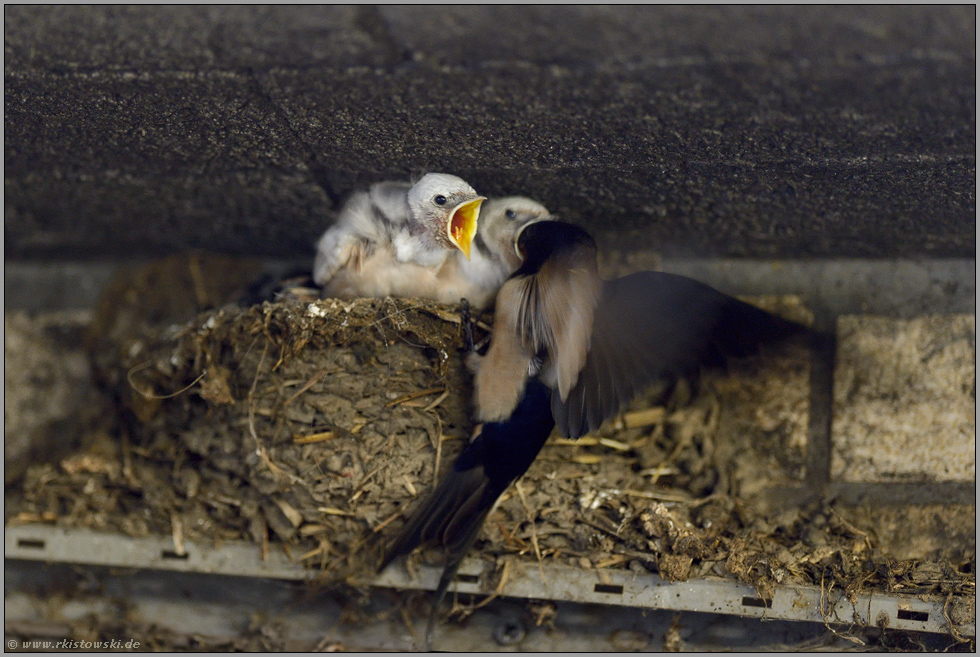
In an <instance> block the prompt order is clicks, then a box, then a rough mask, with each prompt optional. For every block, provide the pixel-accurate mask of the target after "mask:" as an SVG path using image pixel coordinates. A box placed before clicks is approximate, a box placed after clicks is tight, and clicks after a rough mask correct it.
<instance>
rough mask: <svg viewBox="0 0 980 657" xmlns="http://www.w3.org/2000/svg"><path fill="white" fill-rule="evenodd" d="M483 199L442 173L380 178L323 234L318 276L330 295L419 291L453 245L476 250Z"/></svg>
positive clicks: (464, 250) (466, 251)
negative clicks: (411, 179) (407, 180)
mask: <svg viewBox="0 0 980 657" xmlns="http://www.w3.org/2000/svg"><path fill="white" fill-rule="evenodd" d="M484 200H486V199H485V197H483V196H480V195H478V194H477V193H476V191H475V190H474V189H473V188H472V187H470V185H469V184H467V183H466V182H465V181H463V180H462V179H460V178H457V177H456V176H451V175H448V174H443V173H430V174H426V175H425V176H423V177H422V178H421V179H420V180H419V181H418V182H417V183H415V184H414V185H412V184H409V183H403V182H391V181H389V182H381V183H376V184H374V185H372V186H371V188H370V189H369V190H368V191H367V192H358V193H355V194H354V195H353V196H351V198H350V199H348V201H347V203H346V204H345V205H344V207H343V208H342V209H341V211H340V216H339V217H338V218H337V221H336V223H335V224H334V225H333V226H331V227H330V228H329V229H328V230H327V231H326V232H324V234H323V236H322V237H320V240H319V242H318V243H317V253H316V259H315V261H314V265H313V280H314V281H315V282H316V284H317V285H320V286H321V287H322V288H323V295H324V296H326V297H342V298H355V297H383V296H389V295H390V296H409V297H410V296H415V295H414V294H413V293H412V291H413V289H414V288H417V287H419V286H423V287H424V286H431V285H433V284H434V278H435V275H436V273H437V271H438V270H439V268H440V267H441V266H442V265H443V264H444V263H445V261H446V258H447V256H448V255H449V253H450V251H451V250H454V249H458V250H459V251H461V252H462V253H463V254H465V256H466V257H467V258H468V257H469V256H470V251H471V247H472V242H473V237H474V235H476V231H477V226H478V221H479V216H480V205H481V204H482V203H483V201H484Z"/></svg>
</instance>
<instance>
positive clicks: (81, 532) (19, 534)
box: [4, 525, 976, 636]
mask: <svg viewBox="0 0 980 657" xmlns="http://www.w3.org/2000/svg"><path fill="white" fill-rule="evenodd" d="M4 557H5V558H6V559H20V560H28V561H42V562H48V563H66V564H83V565H90V566H104V567H114V568H134V569H152V570H164V571H180V572H189V573H202V574H213V575H235V576H246V577H263V578H275V579H285V580H311V581H312V580H313V579H314V578H315V577H316V574H317V573H316V571H315V570H312V569H309V568H306V567H304V566H302V565H300V564H297V563H295V562H293V561H291V560H290V559H289V558H288V557H287V556H286V555H285V554H284V553H283V552H282V551H281V550H271V551H270V552H269V554H268V556H267V558H266V559H265V560H264V561H263V560H262V558H261V554H260V550H259V547H258V546H256V545H254V544H251V543H244V542H228V543H225V544H222V545H221V546H218V547H205V546H199V545H195V544H193V543H187V544H186V545H185V549H184V552H183V553H182V554H181V553H177V552H176V551H175V550H174V545H173V542H172V541H171V540H169V539H167V538H162V537H149V538H139V539H138V538H130V537H125V536H120V535H115V534H107V533H102V532H96V531H92V530H85V529H71V530H66V529H61V528H56V527H50V526H43V525H22V526H13V527H7V528H5V531H4ZM512 566H513V567H511V568H509V569H508V575H507V578H506V580H505V581H504V582H503V585H502V586H501V587H500V590H499V594H500V595H503V596H508V597H515V598H529V599H538V600H553V601H563V602H576V603H598V604H606V605H621V606H628V607H637V608H644V609H660V610H673V611H690V612H703V613H715V614H728V615H735V616H742V617H749V618H765V619H771V620H789V621H802V622H816V623H827V624H834V625H837V624H842V625H855V626H859V627H864V626H874V627H879V628H889V629H899V630H910V631H915V632H931V633H937V634H954V635H959V636H976V623H975V621H974V622H973V623H968V624H962V625H957V626H955V628H954V627H952V626H951V622H950V620H949V619H948V618H947V614H946V610H945V605H946V602H947V601H946V599H945V598H943V597H941V596H928V595H915V594H895V593H887V594H886V593H874V594H867V593H862V594H858V595H857V596H856V597H855V598H854V599H853V600H850V599H848V598H847V597H846V596H845V594H844V592H843V591H839V590H830V591H826V590H825V591H821V589H820V588H818V587H813V586H795V585H794V586H782V585H780V586H777V587H776V589H775V592H774V594H773V596H772V599H771V600H765V599H763V598H761V597H760V596H759V594H758V593H757V591H756V590H755V589H754V588H753V587H752V586H748V585H745V584H741V583H738V582H732V581H728V580H722V579H701V580H690V581H685V582H667V581H664V580H663V579H661V578H660V577H659V576H657V575H650V574H637V573H633V572H628V571H616V570H584V569H578V568H571V567H568V566H561V565H555V564H551V565H542V567H540V568H539V567H538V566H537V565H536V564H533V563H528V562H519V563H518V562H512ZM492 571H493V567H492V566H490V565H489V564H487V563H486V562H484V561H481V560H479V559H469V560H467V561H466V562H464V564H463V566H462V567H461V568H460V571H459V574H458V575H457V578H456V582H455V583H454V589H455V590H456V591H458V592H459V593H470V594H482V595H490V594H491V593H493V592H494V590H495V588H496V587H495V585H494V582H492V579H493V577H492V576H493V572H492ZM439 575H440V569H438V568H434V567H427V566H420V567H419V568H418V572H417V573H416V577H415V578H413V577H410V576H409V575H408V574H407V572H406V571H405V569H403V568H400V567H398V566H393V567H390V568H388V569H387V570H386V571H385V572H384V573H382V574H381V575H379V576H378V577H377V578H376V579H375V580H374V581H373V582H372V584H373V585H374V586H377V587H388V588H395V589H416V590H435V588H436V585H437V583H438V580H439Z"/></svg>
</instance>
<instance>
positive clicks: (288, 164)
mask: <svg viewBox="0 0 980 657" xmlns="http://www.w3.org/2000/svg"><path fill="white" fill-rule="evenodd" d="M975 24H976V10H975V7H973V6H945V7H933V6H922V7H910V6H901V7H886V6H875V7H706V6H679V7H645V6H641V7H624V6H616V7H598V6H581V7H443V6H438V7H421V8H419V7H385V6H362V7H344V6H329V7H314V6H300V7H282V8H278V7H260V6H248V7H230V6H229V7H222V6H211V7H205V6H169V7H126V6H69V7H31V6H6V7H5V8H4V54H5V62H4V107H5V112H4V140H5V142H4V146H5V150H4V158H5V169H4V191H5V202H4V210H5V221H4V232H5V255H6V256H7V257H11V258H20V259H25V258H37V257H55V258H63V257H68V256H72V257H82V258H85V257H89V258H91V257H120V256H123V255H125V256H132V255H144V254H145V255H150V254H157V253H164V252H172V251H177V250H183V249H186V248H205V249H210V250H215V251H224V252H230V253H236V254H250V255H264V256H275V257H284V258H287V257H306V256H308V255H309V254H311V253H312V244H313V242H314V241H315V239H316V237H317V236H318V234H319V233H320V232H322V230H323V229H324V228H325V227H326V226H327V225H328V224H329V222H330V221H331V220H332V219H333V217H334V216H335V212H336V210H337V208H338V205H339V203H340V202H342V200H343V198H344V197H345V196H346V195H347V194H348V193H350V192H351V191H353V190H354V189H357V188H361V187H364V186H366V185H367V184H369V183H371V182H373V181H376V180H379V179H384V178H389V177H398V178H406V177H408V176H410V175H413V174H418V173H421V172H424V171H431V170H444V171H450V172H453V173H456V174H459V175H461V176H463V177H464V178H467V179H468V180H469V181H470V182H471V183H473V184H474V186H476V187H477V189H478V190H480V191H481V192H484V193H487V194H490V195H497V194H504V193H524V194H526V195H529V196H533V197H536V198H538V199H540V200H542V201H543V202H544V203H545V204H546V205H548V207H549V208H552V209H553V210H554V211H556V212H557V213H558V214H559V215H560V216H561V217H562V218H565V219H568V220H570V221H574V222H577V223H581V224H583V225H586V226H588V227H589V228H590V229H591V230H593V231H594V232H595V233H596V234H597V235H598V237H599V238H600V240H601V241H602V242H603V244H604V245H605V246H607V247H620V248H655V249H657V250H661V251H664V252H668V253H677V254H699V255H730V256H740V257H742V256H758V257H782V258H794V257H805V256H819V257H822V256H837V257H841V256H870V257H895V256H932V257H947V256H956V257H972V256H973V255H974V254H975V249H976V242H975V233H976V231H975V206H976V199H975V181H976V171H975V151H976V129H975V119H976V82H975V80H976V54H975V48H976V45H975V41H976V32H975Z"/></svg>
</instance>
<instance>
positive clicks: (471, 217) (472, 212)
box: [446, 196, 487, 260]
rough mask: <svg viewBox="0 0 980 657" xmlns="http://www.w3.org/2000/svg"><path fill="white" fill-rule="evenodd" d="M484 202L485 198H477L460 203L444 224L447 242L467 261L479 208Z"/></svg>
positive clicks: (474, 233) (478, 217)
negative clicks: (447, 237) (461, 253)
mask: <svg viewBox="0 0 980 657" xmlns="http://www.w3.org/2000/svg"><path fill="white" fill-rule="evenodd" d="M485 200H487V197H485V196H478V197H476V198H475V199H472V200H470V201H466V202H464V203H460V204H459V205H457V206H456V207H455V208H453V211H452V212H450V213H449V221H447V222H446V232H448V233H449V241H450V242H452V243H453V244H454V245H455V246H456V248H458V249H459V250H460V251H462V252H463V255H465V256H466V259H467V260H469V259H470V248H471V247H472V246H473V237H474V236H475V235H476V227H477V223H478V222H479V219H480V206H481V205H483V202H484V201H485Z"/></svg>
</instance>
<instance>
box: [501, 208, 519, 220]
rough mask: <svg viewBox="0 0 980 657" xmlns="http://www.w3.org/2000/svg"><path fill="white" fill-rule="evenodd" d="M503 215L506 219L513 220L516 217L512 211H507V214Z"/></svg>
mask: <svg viewBox="0 0 980 657" xmlns="http://www.w3.org/2000/svg"><path fill="white" fill-rule="evenodd" d="M504 215H505V216H506V217H507V218H508V219H513V218H514V217H516V216H517V213H516V212H514V211H513V210H508V211H507V212H505V213H504Z"/></svg>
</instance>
